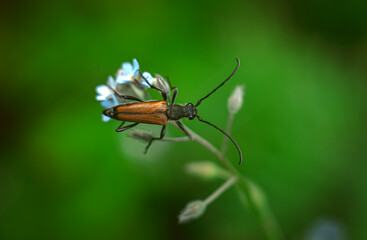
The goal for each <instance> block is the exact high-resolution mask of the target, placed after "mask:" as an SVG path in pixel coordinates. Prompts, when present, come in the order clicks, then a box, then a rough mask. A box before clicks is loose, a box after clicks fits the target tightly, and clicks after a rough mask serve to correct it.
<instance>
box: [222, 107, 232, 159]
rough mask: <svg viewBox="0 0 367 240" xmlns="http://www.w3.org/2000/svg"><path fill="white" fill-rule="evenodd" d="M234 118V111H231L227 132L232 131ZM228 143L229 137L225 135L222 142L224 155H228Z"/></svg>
mask: <svg viewBox="0 0 367 240" xmlns="http://www.w3.org/2000/svg"><path fill="white" fill-rule="evenodd" d="M233 118H234V114H233V113H229V116H228V121H227V127H226V133H228V134H230V133H231V128H232V123H233ZM227 143H228V138H227V137H224V138H223V143H222V155H223V156H225V155H226V152H227Z"/></svg>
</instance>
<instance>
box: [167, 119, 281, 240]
mask: <svg viewBox="0 0 367 240" xmlns="http://www.w3.org/2000/svg"><path fill="white" fill-rule="evenodd" d="M171 124H172V125H173V126H175V127H176V128H178V129H180V128H179V127H178V126H177V124H176V123H175V122H172V123H171ZM184 128H185V130H186V131H187V132H188V133H189V135H190V137H191V140H193V141H196V142H197V143H199V144H200V145H202V146H203V147H205V148H206V149H208V150H209V151H210V152H211V153H212V154H213V155H214V156H216V157H217V158H218V160H219V161H220V163H221V164H222V165H223V167H224V168H226V169H227V170H228V171H229V172H231V174H232V175H233V176H235V177H236V178H237V181H236V184H237V186H238V187H239V188H240V189H241V190H242V192H243V193H244V195H245V196H246V198H247V200H248V203H249V205H250V207H251V208H252V209H254V211H255V212H256V214H257V216H258V217H259V221H260V223H261V226H262V227H263V229H264V232H265V234H266V237H267V239H269V240H281V239H283V236H282V232H281V230H280V228H279V225H278V223H277V221H276V219H275V217H274V215H273V213H272V212H271V209H270V207H269V204H268V202H267V199H266V197H265V194H264V193H263V192H262V191H261V190H260V188H259V187H257V186H256V185H255V184H254V183H252V182H251V181H249V180H247V179H245V178H243V177H242V176H241V175H240V174H239V172H238V171H237V169H236V168H234V167H233V165H232V164H231V163H230V162H229V161H228V159H227V158H226V157H225V156H224V155H223V154H222V153H221V152H220V151H219V150H218V149H217V148H215V147H214V146H213V145H212V144H211V143H210V142H208V141H207V140H206V139H204V138H202V137H201V136H199V135H198V134H197V133H195V132H194V131H192V130H191V129H189V128H188V127H186V126H184ZM254 193H256V195H257V196H256V195H255V194H254Z"/></svg>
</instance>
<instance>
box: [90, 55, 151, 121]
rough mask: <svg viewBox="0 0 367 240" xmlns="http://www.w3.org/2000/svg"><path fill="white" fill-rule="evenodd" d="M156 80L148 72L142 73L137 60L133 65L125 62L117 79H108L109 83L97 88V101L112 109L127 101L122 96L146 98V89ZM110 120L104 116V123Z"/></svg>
mask: <svg viewBox="0 0 367 240" xmlns="http://www.w3.org/2000/svg"><path fill="white" fill-rule="evenodd" d="M153 82H154V78H153V77H152V75H151V74H150V73H148V72H143V73H142V74H141V72H140V66H139V63H138V61H137V60H136V59H133V62H132V64H131V63H129V62H124V63H122V65H121V68H120V69H119V70H118V71H117V74H116V77H115V79H114V78H113V77H112V76H109V77H108V80H107V83H106V84H103V85H99V86H97V87H96V92H97V94H98V95H97V96H96V100H97V101H100V102H101V105H102V106H103V107H104V108H110V107H113V106H117V105H119V104H122V103H126V100H124V99H123V98H121V95H129V96H135V97H144V95H147V92H146V89H145V88H150V87H151V85H153ZM109 120H110V118H109V117H107V116H105V115H102V121H104V122H107V121H109Z"/></svg>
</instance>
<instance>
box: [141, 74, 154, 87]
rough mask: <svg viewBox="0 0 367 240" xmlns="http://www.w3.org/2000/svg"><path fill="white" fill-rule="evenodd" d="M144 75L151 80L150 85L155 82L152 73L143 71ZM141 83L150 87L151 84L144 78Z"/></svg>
mask: <svg viewBox="0 0 367 240" xmlns="http://www.w3.org/2000/svg"><path fill="white" fill-rule="evenodd" d="M143 77H144V78H145V79H146V80H147V81H148V82H149V84H150V85H152V84H153V80H154V78H153V77H152V75H150V73H148V72H143ZM141 84H143V85H144V86H146V87H148V88H149V87H150V86H149V84H148V83H147V82H146V81H145V80H144V79H142V83H141Z"/></svg>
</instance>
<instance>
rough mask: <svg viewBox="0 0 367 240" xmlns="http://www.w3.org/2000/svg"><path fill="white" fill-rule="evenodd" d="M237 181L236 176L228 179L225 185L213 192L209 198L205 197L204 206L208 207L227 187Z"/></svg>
mask: <svg viewBox="0 0 367 240" xmlns="http://www.w3.org/2000/svg"><path fill="white" fill-rule="evenodd" d="M236 181H237V177H236V176H232V177H230V178H229V179H228V180H227V181H226V182H225V183H223V184H222V186H220V187H219V188H218V189H217V190H215V192H213V193H212V194H211V195H210V196H209V197H207V198H206V199H205V200H204V203H205V204H206V205H209V204H210V203H211V202H213V201H214V200H215V199H217V198H218V197H219V196H220V195H221V194H222V193H223V192H224V191H225V190H227V189H228V188H229V187H231V186H232V185H233V183H235V182H236Z"/></svg>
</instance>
